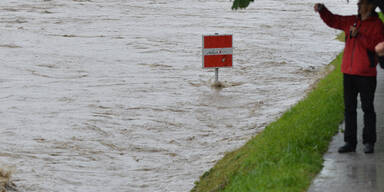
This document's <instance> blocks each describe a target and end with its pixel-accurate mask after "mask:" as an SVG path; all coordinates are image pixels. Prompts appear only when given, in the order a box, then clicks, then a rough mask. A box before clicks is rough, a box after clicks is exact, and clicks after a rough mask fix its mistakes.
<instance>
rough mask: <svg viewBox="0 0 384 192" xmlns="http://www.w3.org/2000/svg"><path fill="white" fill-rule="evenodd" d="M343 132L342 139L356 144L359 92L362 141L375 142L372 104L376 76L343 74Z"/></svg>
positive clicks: (374, 118) (374, 115)
mask: <svg viewBox="0 0 384 192" xmlns="http://www.w3.org/2000/svg"><path fill="white" fill-rule="evenodd" d="M343 83H344V105H345V113H344V115H345V132H344V141H345V142H347V143H350V144H353V145H356V144H357V135H356V133H357V115H356V107H357V95H358V94H359V93H360V100H361V107H362V109H363V112H364V129H363V143H364V144H366V143H372V144H373V143H375V142H376V113H375V108H374V105H373V101H374V99H375V91H376V84H377V80H376V77H362V76H355V75H347V74H344V81H343Z"/></svg>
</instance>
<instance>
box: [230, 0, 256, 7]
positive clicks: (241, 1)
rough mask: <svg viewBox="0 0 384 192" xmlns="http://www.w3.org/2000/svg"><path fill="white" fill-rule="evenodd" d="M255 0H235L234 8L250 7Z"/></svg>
mask: <svg viewBox="0 0 384 192" xmlns="http://www.w3.org/2000/svg"><path fill="white" fill-rule="evenodd" d="M253 1H254V0H235V1H233V5H232V9H245V8H247V7H248V5H249V3H251V2H253Z"/></svg>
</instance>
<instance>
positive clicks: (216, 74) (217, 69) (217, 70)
mask: <svg viewBox="0 0 384 192" xmlns="http://www.w3.org/2000/svg"><path fill="white" fill-rule="evenodd" d="M217 82H219V68H215V83H217Z"/></svg>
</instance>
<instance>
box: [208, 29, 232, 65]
mask: <svg viewBox="0 0 384 192" xmlns="http://www.w3.org/2000/svg"><path fill="white" fill-rule="evenodd" d="M232 44H233V40H232V35H218V34H215V35H204V36H203V68H221V67H232V65H233V64H232V54H233V48H232Z"/></svg>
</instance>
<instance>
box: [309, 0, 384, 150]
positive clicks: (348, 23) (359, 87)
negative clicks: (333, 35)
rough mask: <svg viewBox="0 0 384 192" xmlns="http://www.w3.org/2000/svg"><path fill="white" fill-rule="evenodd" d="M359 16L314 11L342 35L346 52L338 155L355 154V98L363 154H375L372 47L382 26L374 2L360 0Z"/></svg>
mask: <svg viewBox="0 0 384 192" xmlns="http://www.w3.org/2000/svg"><path fill="white" fill-rule="evenodd" d="M357 5H358V14H357V15H351V16H340V15H335V14H333V13H331V12H330V11H329V10H328V9H327V8H326V7H325V6H324V5H323V4H319V3H317V4H315V7H314V8H315V11H316V12H318V13H320V17H321V19H322V20H323V21H324V22H325V23H326V24H327V25H328V26H329V27H332V28H335V29H339V30H342V31H344V32H345V34H346V38H345V48H344V55H343V61H342V65H341V71H342V73H343V85H344V105H345V113H344V114H345V132H344V141H345V145H344V146H342V147H340V148H339V150H338V151H339V153H347V152H354V151H355V150H356V145H357V115H356V108H357V95H358V94H360V100H361V104H362V109H363V112H364V129H363V144H364V152H365V153H373V152H374V144H375V142H376V113H375V109H374V105H373V102H374V96H375V91H376V82H377V80H376V75H377V71H376V65H377V56H376V52H375V46H376V45H377V44H378V43H379V42H382V41H384V26H383V23H382V21H381V20H380V19H379V17H378V14H377V13H376V12H375V9H376V7H377V5H376V3H375V0H359V1H358V3H357Z"/></svg>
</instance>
